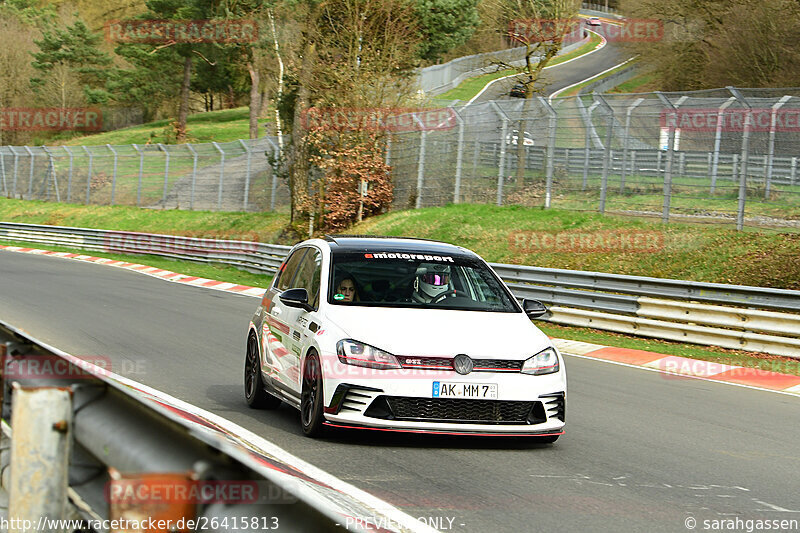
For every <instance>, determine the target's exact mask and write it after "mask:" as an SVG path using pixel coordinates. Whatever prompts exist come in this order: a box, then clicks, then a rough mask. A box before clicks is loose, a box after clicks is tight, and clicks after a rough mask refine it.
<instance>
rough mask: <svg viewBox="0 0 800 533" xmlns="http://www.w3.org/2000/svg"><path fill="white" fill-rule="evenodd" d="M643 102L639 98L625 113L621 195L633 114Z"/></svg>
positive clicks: (623, 190) (620, 183) (620, 182)
mask: <svg viewBox="0 0 800 533" xmlns="http://www.w3.org/2000/svg"><path fill="white" fill-rule="evenodd" d="M642 102H644V98H637V99H636V100H634V101H633V103H632V104H631V105H629V106H628V109H627V110H626V111H625V135H624V136H623V144H622V174H621V175H620V177H619V192H620V193H624V192H625V174H626V173H627V169H626V165H627V163H628V143H629V141H630V135H631V131H630V130H631V114H632V113H633V110H634V109H636V108H637V107H638V106H639V105H640V104H641V103H642ZM631 172H633V169H631Z"/></svg>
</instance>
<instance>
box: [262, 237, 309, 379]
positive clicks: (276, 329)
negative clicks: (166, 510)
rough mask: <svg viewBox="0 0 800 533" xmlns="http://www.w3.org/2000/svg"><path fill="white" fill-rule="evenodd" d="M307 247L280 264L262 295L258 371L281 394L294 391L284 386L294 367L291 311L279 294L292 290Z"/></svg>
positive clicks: (298, 250) (293, 253)
mask: <svg viewBox="0 0 800 533" xmlns="http://www.w3.org/2000/svg"><path fill="white" fill-rule="evenodd" d="M308 251H309V248H308V247H304V248H299V249H297V250H295V251H294V252H292V254H291V255H290V256H289V257H288V258H287V259H286V261H285V262H284V263H283V264H282V265H281V268H280V270H279V271H278V275H277V276H276V277H275V280H274V281H273V283H272V287H271V288H270V290H269V291H268V292H267V294H265V295H264V300H263V302H262V305H263V306H264V323H263V326H262V328H263V329H262V339H263V343H264V350H263V353H264V361H263V364H262V368H263V369H264V370H265V373H266V374H267V375H268V376H267V377H268V378H269V379H270V382H271V383H272V385H273V386H275V387H277V388H280V389H281V390H282V391H283V392H284V393H286V392H290V391H292V392H293V391H294V387H291V386H290V384H289V383H287V376H288V375H290V374H291V373H292V371H291V370H290V369H291V368H292V367H293V366H296V364H297V363H296V361H295V360H294V358H293V357H291V356H290V354H291V353H292V351H291V347H292V328H291V326H290V322H291V321H292V320H293V317H292V315H293V313H292V311H294V309H292V308H291V307H288V306H287V305H285V304H284V303H283V302H281V300H280V294H281V293H282V292H283V291H285V290H286V289H291V288H292V287H293V285H292V283H293V282H294V279H295V277H296V276H297V272H298V270H299V269H300V265H301V263H302V261H303V258H304V257H305V255H306V254H307V253H308Z"/></svg>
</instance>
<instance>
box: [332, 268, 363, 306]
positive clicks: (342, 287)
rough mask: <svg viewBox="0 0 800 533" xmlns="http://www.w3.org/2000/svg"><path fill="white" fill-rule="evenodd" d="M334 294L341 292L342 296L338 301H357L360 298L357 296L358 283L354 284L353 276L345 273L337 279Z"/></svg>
mask: <svg viewBox="0 0 800 533" xmlns="http://www.w3.org/2000/svg"><path fill="white" fill-rule="evenodd" d="M336 294H337V295H338V294H341V295H342V296H344V298H342V299H340V300H339V301H343V302H358V301H360V298H359V297H358V285H357V284H356V280H355V278H353V276H351V275H349V274H347V275H345V276H344V277H342V278H341V279H340V280H339V283H337V284H336Z"/></svg>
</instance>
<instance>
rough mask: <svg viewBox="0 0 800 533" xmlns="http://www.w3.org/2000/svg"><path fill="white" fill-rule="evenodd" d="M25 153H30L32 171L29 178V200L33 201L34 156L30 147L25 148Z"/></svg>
mask: <svg viewBox="0 0 800 533" xmlns="http://www.w3.org/2000/svg"><path fill="white" fill-rule="evenodd" d="M23 148H25V151H26V152H28V157H30V158H31V170H30V173H29V176H28V200H33V164H34V155H33V152H32V151H31V149H30V147H29V146H24V147H23Z"/></svg>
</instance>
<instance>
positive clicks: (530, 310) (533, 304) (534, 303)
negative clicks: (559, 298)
mask: <svg viewBox="0 0 800 533" xmlns="http://www.w3.org/2000/svg"><path fill="white" fill-rule="evenodd" d="M522 310H523V311H525V314H526V315H528V317H529V318H539V317H540V316H542V315H543V314H545V313H546V312H547V307H545V306H544V304H543V303H542V302H540V301H539V300H528V299H524V300H522Z"/></svg>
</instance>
